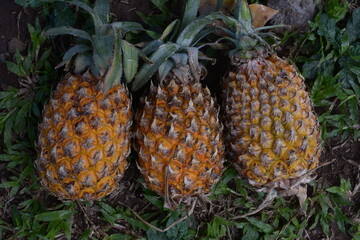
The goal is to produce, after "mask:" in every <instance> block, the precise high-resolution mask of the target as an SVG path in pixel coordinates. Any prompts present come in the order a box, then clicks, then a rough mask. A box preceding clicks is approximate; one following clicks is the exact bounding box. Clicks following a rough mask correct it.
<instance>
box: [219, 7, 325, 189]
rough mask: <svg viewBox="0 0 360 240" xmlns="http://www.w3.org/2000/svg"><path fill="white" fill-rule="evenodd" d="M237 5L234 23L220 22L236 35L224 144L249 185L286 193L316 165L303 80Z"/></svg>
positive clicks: (314, 131) (316, 136)
mask: <svg viewBox="0 0 360 240" xmlns="http://www.w3.org/2000/svg"><path fill="white" fill-rule="evenodd" d="M237 4H238V9H239V12H238V13H237V15H238V20H236V19H234V18H230V17H227V18H226V22H227V24H228V26H229V27H235V28H236V26H237V30H236V33H235V35H234V36H239V38H238V39H233V40H234V42H235V43H237V45H236V47H235V49H234V50H232V51H230V54H229V55H230V58H231V61H232V64H233V69H232V70H231V71H230V72H228V73H227V74H226V76H225V77H224V79H223V86H224V88H223V96H224V104H223V110H224V111H223V112H224V122H225V127H226V142H227V143H228V148H229V152H230V154H231V157H232V159H233V161H234V164H235V166H236V167H237V169H238V170H239V171H240V173H241V174H242V175H243V176H244V177H245V178H246V179H247V180H248V181H249V183H250V184H252V185H253V186H256V187H257V188H259V189H260V190H269V189H278V190H279V193H280V192H281V191H282V192H283V194H284V195H287V194H290V192H291V191H292V190H293V189H295V188H296V187H297V186H299V185H300V183H306V182H308V181H309V179H310V178H309V177H308V175H309V173H310V172H312V171H311V170H312V169H314V168H315V167H316V166H317V165H318V162H319V156H320V153H321V136H320V129H319V123H318V119H317V116H316V114H315V113H314V111H313V106H312V103H311V100H310V97H309V93H308V92H307V91H306V87H305V84H304V78H303V77H302V76H301V75H300V73H298V72H297V70H296V69H295V68H294V67H293V66H292V65H290V64H289V63H288V62H287V61H285V60H283V59H281V58H279V57H278V56H277V55H276V54H275V53H272V52H271V49H270V47H269V46H268V45H267V44H266V43H265V41H264V40H262V39H261V38H260V37H259V35H258V33H257V31H258V30H260V28H259V29H253V28H252V27H251V26H252V23H251V16H250V11H249V9H248V6H247V4H246V2H245V1H242V2H241V3H240V2H237ZM296 191H297V190H294V191H293V192H294V193H296Z"/></svg>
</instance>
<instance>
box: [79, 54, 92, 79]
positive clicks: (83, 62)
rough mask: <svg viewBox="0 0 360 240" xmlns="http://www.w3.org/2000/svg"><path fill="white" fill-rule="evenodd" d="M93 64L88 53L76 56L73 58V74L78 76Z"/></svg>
mask: <svg viewBox="0 0 360 240" xmlns="http://www.w3.org/2000/svg"><path fill="white" fill-rule="evenodd" d="M91 64H93V59H92V55H91V54H90V53H81V54H78V55H77V56H76V58H75V62H74V65H75V69H74V72H75V73H77V74H79V73H82V72H84V71H85V69H86V68H87V67H89V66H90V65H91Z"/></svg>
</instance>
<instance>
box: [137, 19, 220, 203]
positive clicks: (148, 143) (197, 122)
mask: <svg viewBox="0 0 360 240" xmlns="http://www.w3.org/2000/svg"><path fill="white" fill-rule="evenodd" d="M209 22H210V21H209V20H208V19H207V18H203V19H200V20H198V21H196V20H195V21H193V22H192V23H191V24H189V25H188V26H187V27H186V28H185V29H184V30H183V31H182V32H181V34H180V36H179V37H178V38H177V41H176V43H171V42H168V43H162V45H161V46H160V47H159V49H158V50H157V51H156V52H155V53H154V54H153V55H152V56H151V59H152V60H153V61H154V65H153V66H149V65H145V66H144V67H143V68H142V69H141V70H140V72H139V75H138V76H137V78H135V80H134V85H133V89H134V90H136V89H138V88H139V87H140V86H139V84H138V83H139V82H142V84H143V83H144V82H145V81H146V80H148V79H149V78H150V76H151V73H152V72H155V71H156V70H158V78H157V79H153V82H154V83H151V87H150V90H149V92H148V94H147V95H146V97H145V99H144V101H143V106H142V107H140V109H139V110H138V112H137V114H136V116H135V129H136V130H135V138H136V140H135V144H134V146H135V149H136V151H137V152H138V161H137V163H138V167H139V169H140V170H141V172H142V174H143V175H144V177H145V181H146V183H147V185H148V187H150V189H152V190H153V191H155V192H157V193H158V194H160V195H162V196H164V197H165V203H164V206H165V207H169V208H174V207H175V206H176V205H177V204H179V203H181V202H187V203H189V202H192V201H193V200H194V199H196V198H197V197H201V196H205V195H207V194H208V193H209V192H210V190H211V188H212V187H213V186H214V184H215V183H216V182H217V181H218V180H219V178H220V176H221V173H222V170H223V158H224V149H223V148H224V147H223V141H222V130H223V127H222V124H221V123H220V121H219V118H218V114H219V108H218V106H217V104H216V103H215V101H214V99H213V98H212V96H211V94H210V91H209V89H208V88H207V87H203V86H202V85H201V83H200V80H201V78H202V77H204V75H205V74H206V70H205V68H204V66H203V65H202V64H201V63H199V50H198V49H197V48H196V47H194V46H192V45H191V44H192V42H193V40H194V37H195V36H196V34H197V33H198V32H199V31H200V30H201V29H202V28H203V27H204V26H205V25H206V24H208V23H209ZM184 26H186V24H184ZM159 56H165V57H163V58H162V59H161V60H160V61H158V62H157V61H156V59H159ZM167 58H169V59H168V60H166V59H167Z"/></svg>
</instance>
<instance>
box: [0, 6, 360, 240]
mask: <svg viewBox="0 0 360 240" xmlns="http://www.w3.org/2000/svg"><path fill="white" fill-rule="evenodd" d="M17 2H18V3H22V4H29V6H35V5H36V4H37V3H36V1H17ZM165 2H166V1H157V3H158V4H160V3H161V4H164V3H165ZM329 3H331V4H329V5H327V8H326V9H323V11H322V12H320V13H319V14H318V16H317V17H316V18H315V20H314V22H313V23H311V31H309V32H308V33H306V34H304V35H301V36H298V39H299V40H298V42H297V43H296V45H295V46H294V49H295V50H296V51H294V53H293V56H295V55H296V58H295V60H296V61H297V62H298V63H302V73H303V74H304V76H305V77H306V78H307V83H309V85H310V90H311V97H312V99H313V101H314V104H315V106H317V107H324V109H325V110H323V109H320V110H319V111H320V116H319V117H320V121H321V124H322V129H323V134H324V135H323V137H324V139H326V138H331V137H333V136H341V137H342V138H343V140H345V139H348V138H354V139H356V138H358V137H359V134H360V130H359V126H358V125H359V119H358V117H359V112H358V111H359V97H360V91H359V88H360V70H359V69H360V59H359V57H358V56H359V55H360V54H359V53H360V42H359V34H360V32H358V31H359V29H358V28H357V27H356V26H359V25H360V22H359V21H360V11H359V10H360V9H359V8H358V9H355V10H354V9H350V8H349V7H350V6H351V4H339V1H329ZM31 4H35V5H31ZM51 6H52V5H51V4H48V5H46V8H45V9H43V11H44V14H45V16H46V14H48V16H51V14H52V13H53V11H58V10H54V9H52V7H51ZM66 11H67V13H64V14H65V16H66V15H67V14H70V15H71V14H72V15H74V14H75V13H74V12H73V10H72V9H68V10H66ZM166 11H167V9H165V10H163V11H162V12H161V14H165V13H166ZM77 14H79V13H77ZM72 15H71V16H72ZM71 16H70V18H72V17H71ZM78 17H80V18H82V16H81V15H80V16H78ZM75 18H76V17H74V19H75ZM155 20H156V19H155ZM160 20H161V18H160ZM149 21H150V20H149ZM156 21H157V20H156ZM150 23H151V22H149V24H150ZM159 24H160V23H159ZM42 31H43V29H42V28H41V27H40V26H39V24H36V25H35V26H34V27H33V26H30V25H29V32H30V36H31V43H30V45H29V47H28V50H27V52H26V53H25V54H24V55H21V54H20V53H16V54H15V61H14V62H11V63H10V62H9V63H7V66H8V68H9V70H10V71H12V72H14V73H15V74H17V75H18V76H19V77H20V78H23V79H30V80H31V81H30V83H31V85H30V87H29V88H25V87H22V88H19V89H18V88H8V89H7V90H5V91H2V92H0V135H1V139H2V140H1V141H3V143H4V144H3V146H4V147H3V148H2V149H0V150H1V154H0V171H1V178H0V181H1V182H0V239H126V240H128V239H129V240H130V239H154V240H155V239H156V240H167V239H179V240H181V239H184V240H185V239H242V240H255V239H299V238H300V239H303V238H304V239H308V236H309V234H311V232H314V231H315V232H317V233H318V236H319V237H321V238H326V237H329V238H331V237H336V235H334V233H333V232H332V231H331V229H333V228H334V226H336V228H337V229H338V231H339V232H342V233H344V234H346V235H347V236H348V237H349V238H352V239H355V240H358V239H360V225H359V222H355V221H354V219H356V217H357V218H359V214H360V213H359V212H353V213H352V214H350V215H349V213H346V212H345V210H346V209H349V207H351V206H352V204H353V203H352V202H351V201H350V197H349V196H351V194H353V192H352V191H353V187H354V186H351V184H350V181H349V180H346V179H341V182H340V184H339V186H330V187H327V188H326V189H323V188H322V187H321V186H320V184H319V183H318V182H317V181H312V182H311V183H310V185H309V188H310V191H309V192H310V193H311V194H310V195H309V197H308V199H307V200H306V202H305V204H304V206H303V207H302V208H300V206H299V204H298V201H297V199H296V198H294V197H288V198H276V199H275V200H274V202H273V203H272V204H271V205H270V206H269V207H267V208H265V209H263V210H262V211H261V212H259V213H257V214H255V215H252V216H248V217H245V218H240V219H236V220H233V219H234V218H236V216H239V215H242V214H246V213H248V212H251V211H253V210H255V209H256V208H257V207H258V206H259V205H260V204H261V203H262V201H263V200H264V198H265V197H266V196H265V194H264V193H259V192H256V191H255V190H254V189H253V188H252V187H251V186H250V185H249V184H247V183H246V182H245V181H244V180H243V179H241V178H240V177H239V176H238V174H237V171H236V170H235V169H234V168H233V167H231V166H229V167H228V168H227V169H226V171H225V172H224V174H223V176H222V178H221V181H220V182H219V183H218V184H217V185H216V186H215V187H214V189H213V191H212V194H211V197H210V199H209V200H210V201H211V203H209V202H208V201H209V200H203V202H202V203H199V205H198V207H197V208H195V210H194V213H193V214H192V215H191V216H188V217H187V218H186V219H185V220H184V221H181V222H179V223H178V224H176V225H174V226H173V227H171V228H170V229H169V230H168V231H166V232H161V231H156V230H155V229H153V228H152V227H150V226H149V225H147V224H145V223H144V222H143V221H141V220H140V219H139V217H138V216H136V214H134V212H133V210H134V211H135V212H137V213H139V215H140V217H141V218H142V219H144V220H146V221H147V222H149V223H150V224H152V225H153V226H155V227H157V228H159V229H165V228H167V227H169V226H171V225H172V224H174V223H175V222H176V221H179V220H180V219H183V218H184V217H185V216H186V214H187V211H189V208H187V207H186V206H183V205H181V206H180V207H179V209H178V210H176V211H171V210H169V209H165V208H163V207H162V206H163V199H162V198H161V197H159V196H158V195H157V194H155V193H153V192H151V191H150V190H148V189H146V188H145V187H141V186H142V183H143V179H142V178H141V177H139V178H137V179H130V180H129V181H130V182H126V183H123V184H124V186H125V187H127V188H128V187H129V186H137V188H134V189H136V192H135V190H128V191H126V193H129V194H132V195H134V196H133V199H136V200H137V202H136V203H135V204H130V203H129V204H128V203H127V202H117V201H116V200H113V199H112V198H111V197H108V198H105V199H103V200H102V201H96V202H92V203H88V202H68V201H65V202H61V201H58V200H56V198H55V197H53V196H52V195H50V194H49V193H48V192H47V191H45V190H44V189H43V188H42V187H41V185H40V183H39V181H38V179H37V176H36V172H35V169H34V164H33V163H34V159H36V144H35V143H36V138H37V125H38V123H39V122H40V121H41V110H42V107H43V105H44V103H45V102H46V100H47V99H48V98H49V96H50V93H51V89H52V88H53V87H54V84H56V81H58V80H60V78H61V74H60V73H59V72H58V71H55V70H54V69H53V66H56V65H57V64H58V62H59V59H58V58H57V57H56V54H55V49H53V48H49V43H48V41H47V40H46V39H45V38H44V37H43V36H42ZM131 164H134V162H132V163H131ZM344 177H346V176H344ZM120 194H121V193H120ZM136 194H137V195H136ZM135 195H136V196H135ZM140 202H141V204H140ZM130 207H131V208H130ZM234 236H237V237H236V238H234Z"/></svg>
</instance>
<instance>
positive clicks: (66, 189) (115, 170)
mask: <svg viewBox="0 0 360 240" xmlns="http://www.w3.org/2000/svg"><path fill="white" fill-rule="evenodd" d="M102 85H103V81H102V79H96V78H94V77H93V76H92V75H91V74H90V73H85V74H83V75H79V76H74V75H70V74H68V75H67V76H66V77H65V79H63V80H62V81H61V82H60V83H59V85H58V86H57V88H56V90H55V91H54V92H53V94H52V96H51V98H50V100H49V102H48V103H47V104H46V105H45V107H44V111H43V122H42V123H41V125H40V126H39V142H38V147H39V157H38V159H37V160H36V164H35V165H36V167H37V170H38V173H39V178H40V181H41V183H42V185H43V186H44V187H45V188H47V189H48V190H49V191H51V192H52V193H54V194H55V195H56V196H58V197H59V198H60V199H68V200H97V199H99V198H101V197H104V196H106V195H107V194H109V193H110V192H112V191H114V190H115V189H116V188H117V186H118V181H119V180H120V179H121V177H122V176H123V175H124V172H125V169H126V168H127V160H126V158H127V156H128V155H129V153H130V139H129V137H130V128H131V125H132V112H131V99H130V97H129V93H128V90H127V88H126V87H125V86H123V85H117V86H114V87H112V88H111V89H110V90H109V91H107V92H106V93H104V92H103V91H102Z"/></svg>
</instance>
